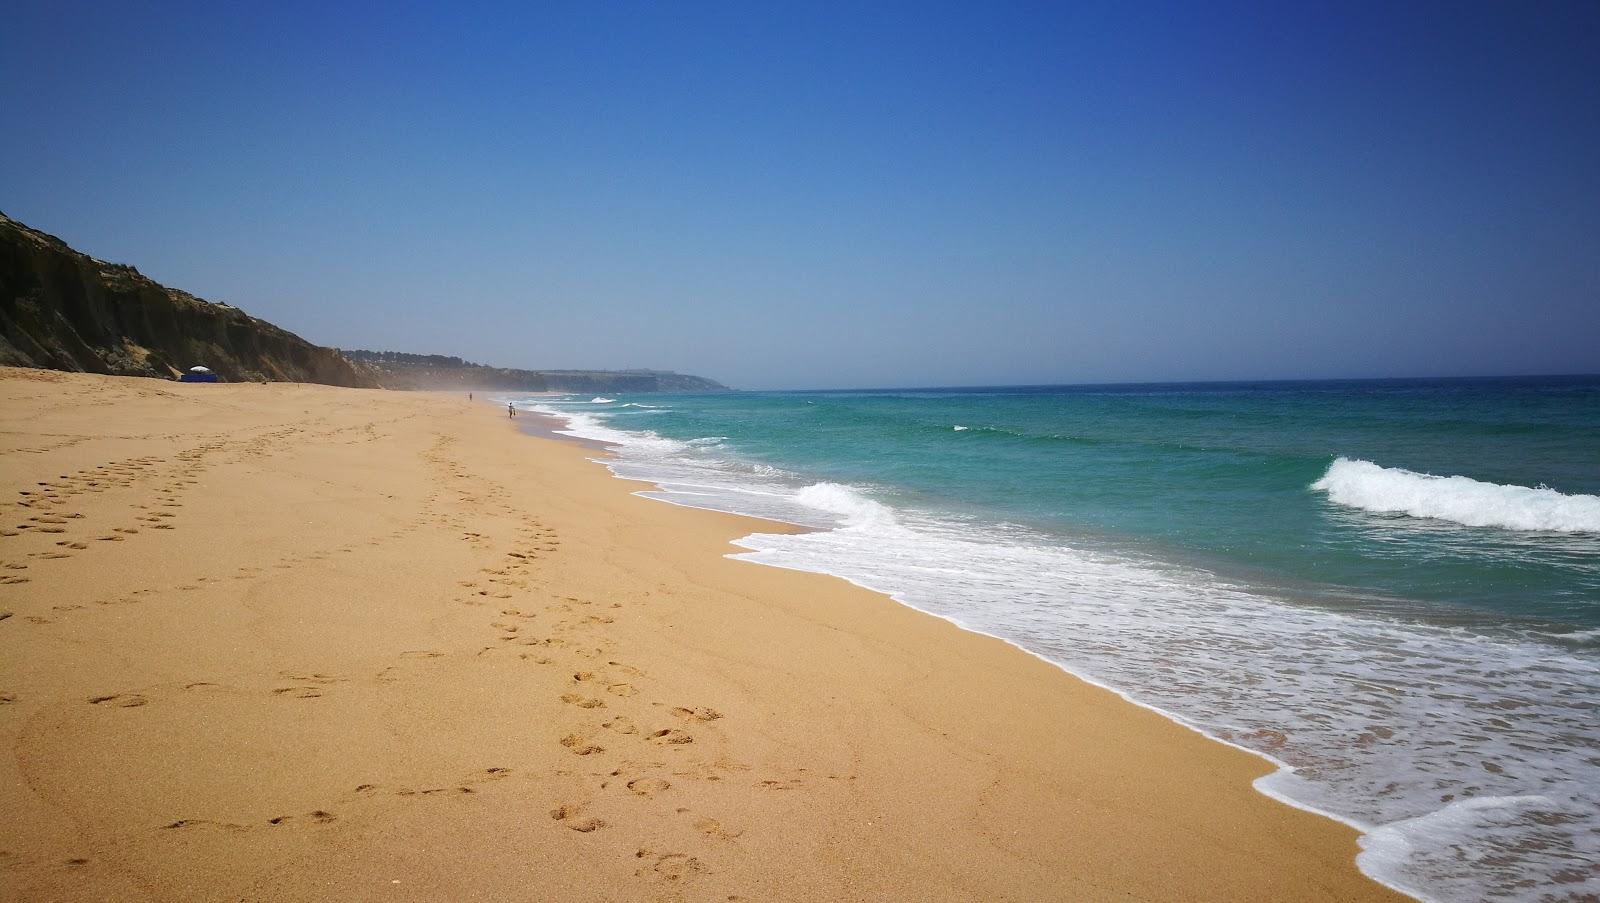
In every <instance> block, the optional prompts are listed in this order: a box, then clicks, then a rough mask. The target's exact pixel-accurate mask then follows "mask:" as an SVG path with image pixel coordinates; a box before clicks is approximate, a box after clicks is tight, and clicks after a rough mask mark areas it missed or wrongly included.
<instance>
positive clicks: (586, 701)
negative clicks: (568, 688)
mask: <svg viewBox="0 0 1600 903" xmlns="http://www.w3.org/2000/svg"><path fill="white" fill-rule="evenodd" d="M561 701H562V702H564V703H566V704H567V705H575V706H577V707H578V708H580V709H598V708H604V707H605V702H603V701H602V700H599V699H591V698H589V697H587V696H579V695H578V694H577V693H563V694H561Z"/></svg>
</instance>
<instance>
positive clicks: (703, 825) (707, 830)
mask: <svg viewBox="0 0 1600 903" xmlns="http://www.w3.org/2000/svg"><path fill="white" fill-rule="evenodd" d="M694 829H695V830H696V831H699V832H700V833H701V834H704V835H706V836H707V837H715V838H717V839H718V840H732V839H734V838H735V837H738V836H739V835H741V834H743V833H744V832H743V831H735V830H732V829H730V828H728V827H727V826H726V825H724V824H723V823H722V822H720V821H718V820H716V819H714V818H709V817H708V818H701V819H696V820H695V823H694Z"/></svg>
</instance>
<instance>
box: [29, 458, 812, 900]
mask: <svg viewBox="0 0 1600 903" xmlns="http://www.w3.org/2000/svg"><path fill="white" fill-rule="evenodd" d="M295 432H296V431H295V430H283V431H279V432H277V433H269V434H266V435H264V436H261V437H258V438H257V439H256V440H255V441H254V442H252V443H250V444H249V445H248V446H247V448H246V451H247V453H249V454H252V455H262V454H270V453H271V452H272V449H273V446H274V444H275V443H277V442H281V441H282V440H283V439H286V438H288V437H290V436H292V435H293V434H294V433H295ZM335 432H337V431H335ZM351 441H352V442H365V441H371V439H370V433H369V431H367V430H362V431H360V432H359V435H358V437H357V438H355V439H353V440H351ZM455 441H456V440H455V439H454V438H453V437H448V436H441V437H439V440H438V441H437V442H436V443H435V445H434V447H433V448H432V449H430V450H429V451H427V452H425V453H424V454H423V457H424V459H425V460H426V461H427V462H428V463H429V464H430V465H432V466H433V467H434V468H435V470H436V472H437V473H438V475H439V476H440V477H441V478H442V479H441V480H440V481H439V485H440V488H439V489H437V490H436V491H435V492H434V493H432V494H430V496H429V497H428V498H427V499H426V501H425V503H424V506H423V517H421V518H419V519H417V520H415V521H412V522H409V523H406V524H404V525H402V526H400V527H398V528H396V529H395V530H392V531H390V532H388V533H386V534H382V535H378V536H374V537H371V538H369V539H368V540H367V541H366V545H369V546H371V545H380V544H383V543H387V542H390V541H393V540H397V539H400V538H402V537H404V536H406V535H408V534H410V533H412V532H414V531H416V530H418V529H420V528H422V527H424V526H428V525H430V524H431V525H432V526H436V527H442V528H444V529H446V530H449V531H452V532H454V533H455V534H456V535H457V536H458V537H459V539H460V540H461V541H463V542H466V543H468V544H469V545H470V546H471V547H472V548H474V549H475V550H480V551H488V550H491V549H493V548H494V545H495V543H494V540H493V539H492V538H491V537H490V536H489V535H486V534H485V533H483V532H482V531H481V530H473V529H470V528H469V526H470V522H469V520H468V516H467V512H471V511H474V510H477V511H481V510H483V509H484V507H485V506H487V507H488V508H489V510H490V511H492V512H496V513H499V514H501V515H503V516H506V517H508V518H512V519H515V520H516V521H517V522H519V523H520V524H522V526H520V527H518V528H516V530H515V532H514V537H513V542H512V544H511V548H510V549H508V550H506V551H505V552H504V553H503V554H502V555H501V556H500V559H499V561H497V562H495V563H493V564H491V565H490V566H487V567H484V568H482V569H481V570H480V573H479V574H478V575H477V576H476V577H474V578H472V579H468V580H463V581H460V584H459V586H460V589H461V590H462V591H463V594H462V595H461V596H460V597H458V598H457V600H456V601H457V602H458V603H461V604H465V605H468V606H473V607H492V608H493V609H494V613H493V614H492V615H491V616H490V617H489V618H488V619H487V620H486V621H485V627H486V629H487V630H488V631H490V632H491V635H492V636H493V638H494V641H495V642H494V643H493V644H492V645H488V646H485V647H483V649H482V650H481V651H480V653H479V654H480V655H494V654H500V653H502V652H506V651H510V652H514V653H515V654H516V655H517V656H518V658H519V659H521V660H524V661H527V662H529V663H531V664H532V665H535V666H547V667H550V668H551V669H552V673H553V674H554V675H560V676H559V677H556V678H555V679H554V680H553V681H552V683H553V684H554V685H555V686H554V690H555V694H556V698H557V699H558V700H559V701H560V702H561V703H563V704H564V705H565V706H567V707H568V708H569V709H570V711H571V712H572V713H573V719H572V722H571V724H570V726H569V727H568V729H565V730H562V731H559V732H558V737H557V739H555V741H554V742H557V743H559V744H560V747H561V748H562V750H563V751H564V752H565V753H566V754H568V755H571V756H572V757H573V758H574V762H575V763H578V764H580V768H581V769H583V770H580V771H576V772H572V774H575V775H580V776H584V777H586V778H587V780H589V781H590V782H591V783H590V784H589V790H588V791H587V793H586V794H583V795H580V798H579V799H576V800H569V801H566V802H561V803H558V804H556V805H554V806H553V807H552V808H551V809H550V810H549V816H550V819H551V823H552V824H553V825H555V826H557V827H559V828H563V829H568V830H571V831H573V832H575V833H577V834H593V833H595V832H599V831H605V830H621V829H623V828H624V827H625V826H624V825H622V824H616V825H613V824H608V822H607V821H606V820H605V819H604V818H602V817H600V816H598V815H594V814H591V813H590V812H589V811H588V810H589V808H590V806H591V805H592V804H594V803H595V802H596V801H598V800H600V799H602V798H603V797H602V795H604V794H621V795H622V796H621V797H620V799H624V800H633V801H634V803H633V805H670V803H671V802H672V798H673V796H674V792H673V787H674V784H673V782H674V781H678V782H685V781H688V782H694V781H721V780H725V779H728V778H730V777H739V776H742V775H743V774H744V773H745V772H748V771H750V767H749V766H746V765H742V764H737V763H731V762H728V761H725V760H724V759H722V758H721V757H719V756H718V755H716V754H715V748H716V747H717V746H718V744H717V743H716V742H715V740H716V738H715V735H714V733H713V735H711V736H702V734H701V733H700V731H701V729H703V728H709V727H711V726H712V723H713V722H716V721H718V720H720V719H721V718H722V717H723V715H722V713H721V712H718V711H717V710H715V709H713V708H710V707H708V706H690V705H675V704H672V703H671V702H670V701H667V700H663V699H659V698H657V697H656V696H655V694H654V693H653V692H652V691H651V689H650V681H649V679H648V676H647V675H645V674H644V673H643V672H642V671H641V670H640V669H638V668H635V667H633V666H630V665H628V664H626V663H624V662H622V661H619V660H616V658H614V657H613V650H615V648H616V647H617V643H616V642H615V640H613V639H612V638H611V637H610V636H609V634H610V630H611V628H612V627H613V625H615V624H617V623H618V622H619V619H620V618H622V617H623V616H624V614H625V611H626V609H625V607H624V606H623V604H622V603H620V602H611V603H609V604H604V603H595V602H593V601H591V600H586V599H580V598H577V597H572V596H561V597H550V596H547V595H546V594H544V593H543V592H537V591H535V590H534V589H532V588H531V587H532V586H533V584H536V583H541V582H542V580H541V579H540V577H539V575H538V572H537V569H536V568H537V565H538V563H539V562H540V560H541V559H543V558H546V557H547V556H550V555H553V554H556V553H557V552H559V549H560V545H561V541H560V538H559V536H558V535H557V533H556V532H555V531H554V530H551V529H550V528H548V527H546V526H545V525H543V524H542V523H540V522H539V521H538V520H537V519H535V518H531V517H529V516H527V515H526V514H525V513H524V512H520V511H517V510H515V509H514V508H513V507H512V506H511V505H510V504H508V503H507V501H506V499H507V498H508V496H509V494H508V493H507V492H506V491H505V490H504V489H503V488H502V487H499V486H496V485H494V484H492V483H490V482H489V481H485V480H481V478H475V477H474V476H473V475H471V474H470V473H469V472H468V471H467V470H466V469H465V468H464V467H462V466H461V465H459V464H458V463H456V462H455V461H453V460H452V459H451V457H450V455H449V450H450V447H451V446H452V445H453V444H454V443H455ZM218 445H219V444H212V445H207V446H202V447H201V448H199V449H195V450H193V451H192V452H189V453H187V455H188V457H187V458H185V459H184V460H183V463H182V467H183V473H182V474H180V475H176V476H172V477H169V478H168V482H167V483H166V484H164V485H163V486H162V487H161V491H160V492H159V494H158V495H157V496H156V499H155V505H153V506H151V507H149V508H146V509H145V511H146V513H145V514H143V515H141V516H140V517H139V518H138V520H139V523H140V524H141V525H142V526H143V527H145V528H150V529H167V528H170V526H171V525H170V524H167V523H166V522H167V521H169V520H171V519H173V517H174V514H173V512H172V511H171V510H169V509H172V508H177V507H181V505H182V502H181V501H180V498H181V492H182V490H183V489H185V488H186V487H187V486H191V485H193V484H194V483H195V482H196V480H195V478H194V476H193V475H194V473H195V471H196V469H197V466H198V465H199V463H200V461H199V458H200V457H201V456H203V454H204V453H205V452H207V451H214V450H215V449H216V448H217V447H218ZM180 457H183V456H180ZM159 463H160V459H155V458H140V459H130V460H128V461H125V462H116V463H115V464H113V465H104V466H102V467H98V468H95V469H93V470H92V471H80V472H78V473H77V474H72V475H63V476H62V477H61V478H60V480H58V481H54V482H51V483H42V484H40V487H39V488H38V490H27V491H25V492H24V493H23V503H24V504H23V505H22V507H23V508H25V509H29V510H30V511H31V512H33V513H34V514H33V516H34V517H36V518H38V519H27V520H26V521H25V523H26V524H27V526H26V529H30V530H39V531H41V532H44V531H46V530H49V529H60V530H61V531H62V532H63V533H65V532H66V530H67V529H68V527H67V526H66V525H64V524H63V523H58V522H57V521H67V520H69V519H75V518H74V517H73V515H72V514H71V513H70V511H66V510H65V509H68V508H70V505H68V501H69V500H70V498H71V497H72V496H73V495H75V494H77V493H79V492H98V491H105V490H106V489H109V488H113V487H121V486H126V485H131V484H132V483H134V482H135V481H137V480H139V479H141V478H147V477H148V474H147V473H146V471H147V470H148V469H150V468H152V467H155V466H158V465H159ZM452 503H453V504H452ZM452 509H453V510H452ZM58 512H62V513H58ZM138 529H139V528H138V527H135V528H133V529H132V530H131V531H129V532H127V533H122V532H120V531H119V532H118V537H117V538H121V536H124V535H132V534H134V533H137V531H138ZM19 532H21V531H20V530H18V531H8V532H7V533H6V535H16V533H19ZM98 538H99V537H97V539H98ZM104 541H117V539H116V538H108V539H105V540H104ZM63 543H64V545H63V546H62V547H61V548H62V551H61V552H58V553H57V554H66V553H68V552H70V551H81V550H82V549H83V548H84V547H85V545H86V544H85V543H83V542H81V541H78V540H76V539H64V540H63ZM74 544H75V547H74ZM355 547H356V544H355V543H350V544H347V545H344V546H341V547H338V548H337V549H336V550H334V551H336V552H339V553H348V552H351V551H353V550H354V549H355ZM329 554H331V553H330V552H316V553H310V554H307V555H302V556H294V557H289V558H285V559H283V560H282V561H280V562H277V563H276V564H274V565H272V567H273V568H292V567H295V566H298V565H300V564H303V563H305V562H308V561H315V560H321V559H323V558H326V557H327V556H328V555H329ZM25 569H26V565H23V566H22V567H19V568H11V567H9V565H7V567H6V568H5V569H3V570H0V582H4V581H5V579H6V578H7V577H9V576H12V575H14V574H15V573H16V572H17V571H21V570H25ZM264 573H266V571H265V570H264V569H263V568H259V567H243V568H239V569H238V570H237V572H236V573H234V574H233V575H232V576H233V579H254V578H256V577H259V576H261V575H262V574H264ZM220 579H223V578H221V577H215V576H213V577H202V578H199V582H206V581H210V580H220ZM196 588H198V587H197V586H196V585H195V584H184V585H181V586H179V587H178V589H180V590H191V589H196ZM150 592H153V590H140V591H135V592H134V593H132V594H130V597H129V598H125V599H121V600H117V601H123V602H127V601H139V599H138V597H139V596H142V595H144V594H147V593H150ZM535 600H543V601H535ZM102 604H111V603H102ZM72 607H73V608H78V607H81V606H72ZM8 615H9V613H6V615H0V620H3V618H4V616H8ZM442 655H443V653H440V652H437V651H434V650H425V649H418V650H410V651H407V652H404V653H402V654H401V657H402V658H405V659H428V658H437V657H440V656H442ZM392 670H393V669H386V671H385V672H383V673H380V674H379V675H377V676H376V677H375V678H373V680H374V681H375V682H377V683H387V682H390V681H392V680H393V679H394V678H393V677H392V676H390V675H389V674H388V673H387V672H388V671H392ZM279 676H280V677H281V678H282V679H283V681H284V683H283V684H282V685H281V686H275V687H272V688H271V689H270V690H269V691H268V692H269V693H270V696H271V697H272V698H278V699H284V700H315V699H317V698H319V697H321V696H322V695H323V694H324V693H325V692H326V691H328V690H329V689H331V688H332V687H333V686H334V685H336V684H339V683H343V682H345V681H347V680H348V679H347V678H341V677H337V676H334V675H329V674H323V673H310V674H304V673H288V672H285V673H283V674H280V675H279ZM184 689H185V690H192V691H206V690H221V691H226V692H233V691H228V690H226V688H220V687H216V686H215V685H213V684H210V683H207V682H197V683H191V684H188V685H186V686H185V687H184ZM148 692H149V691H146V692H143V693H141V692H132V691H127V692H122V693H115V694H108V695H102V696H95V697H90V698H89V699H88V700H87V701H88V702H89V703H90V704H92V705H95V706H101V707H106V708H113V709H137V708H140V707H142V706H145V705H147V704H150V703H151V701H152V700H151V697H150V696H148V695H146V694H147V693H148ZM9 701H11V700H10V699H3V700H0V702H9ZM135 717H136V716H135ZM708 741H709V743H710V746H709V747H708V748H706V749H704V750H702V749H701V747H704V746H707V743H708ZM799 771H801V772H802V773H803V770H799ZM512 775H513V770H512V769H511V768H508V767H504V766H494V767H488V768H485V769H482V770H481V771H477V772H473V773H471V774H469V775H465V776H462V777H461V778H460V779H458V780H455V781H449V782H444V783H441V784H439V785H438V786H429V787H420V788H418V787H384V786H380V785H378V784H374V783H367V784H361V785H358V786H357V787H355V788H353V789H352V790H351V791H350V792H349V794H348V795H347V796H346V798H345V800H344V804H345V805H359V802H360V801H361V800H362V799H365V798H370V797H373V796H378V795H391V796H395V797H419V798H420V797H437V796H456V797H462V798H470V797H472V796H473V795H475V794H477V793H479V792H480V790H481V789H483V788H484V785H486V784H489V783H493V782H499V781H502V780H505V779H507V778H509V777H511V776H512ZM527 777H528V779H529V780H536V779H539V778H540V777H542V776H539V775H532V774H530V775H528V776H527ZM802 781H803V778H800V777H782V778H776V779H766V780H756V781H752V782H751V785H750V786H751V787H752V788H753V789H755V790H758V791H765V790H772V791H781V790H792V789H795V788H798V787H800V786H801V784H802ZM334 808H337V806H336V807H334ZM606 808H607V809H608V810H613V809H616V808H617V807H616V805H615V803H614V802H613V803H609V804H608V805H607V807H606ZM624 811H625V810H624ZM673 812H674V814H676V815H678V816H682V817H683V818H684V819H685V820H686V821H687V824H688V825H689V826H690V827H691V828H692V829H693V830H694V831H695V832H697V833H698V835H699V836H701V837H704V838H705V839H706V841H707V842H711V843H736V842H737V841H738V838H739V837H740V836H741V835H742V834H743V831H742V830H741V829H739V828H738V827H736V826H730V825H727V824H724V823H723V822H722V821H721V820H719V819H717V818H714V817H711V816H709V815H705V814H702V813H695V812H692V811H690V810H689V809H687V808H685V807H682V806H677V807H674V809H673ZM337 820H338V816H337V815H336V814H334V812H333V811H331V809H316V810H313V811H311V812H306V813H279V814H273V815H270V816H266V817H264V818H260V819H258V820H256V821H253V822H249V823H233V822H219V821H209V820H204V819H180V820H177V821H174V822H172V823H170V824H167V825H164V826H161V828H160V830H170V831H181V830H204V829H215V830H227V831H246V830H278V829H283V828H286V827H288V828H292V827H294V826H301V827H318V826H326V825H330V824H332V823H334V822H336V821H337ZM644 840H646V841H648V839H644ZM658 846H659V844H658V843H655V842H647V843H644V844H641V845H640V846H638V847H637V848H636V851H635V853H634V860H635V862H634V863H633V866H634V874H635V875H636V876H637V877H638V878H640V879H642V880H646V881H649V882H653V883H657V884H660V885H664V886H668V887H672V886H685V885H687V884H689V883H691V882H693V881H695V880H697V879H699V878H702V877H704V876H707V875H709V874H711V869H710V867H709V865H708V864H707V862H706V860H705V859H704V858H702V857H703V856H704V855H705V854H704V853H702V854H701V856H696V855H694V854H693V853H692V852H684V851H679V850H663V849H658V848H657V847H658Z"/></svg>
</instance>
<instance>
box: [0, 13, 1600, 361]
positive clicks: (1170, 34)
mask: <svg viewBox="0 0 1600 903" xmlns="http://www.w3.org/2000/svg"><path fill="white" fill-rule="evenodd" d="M1312 6H1315V7H1316V8H1315V9H1314V10H1308V9H1302V8H1300V7H1312ZM333 7H339V8H337V9H335V8H333ZM4 18H5V21H4V23H3V24H0V121H3V122H4V125H5V130H4V131H5V139H4V140H3V141H0V210H4V211H5V212H6V213H8V214H10V215H11V216H13V217H15V218H17V219H20V220H22V221H24V222H26V223H29V224H30V225H33V226H36V227H38V228H41V229H44V230H45V231H48V232H52V233H54V234H56V235H59V236H61V237H62V238H64V239H66V240H67V241H68V242H70V243H71V244H73V245H75V246H76V247H78V248H80V249H82V250H84V251H87V252H88V253H91V254H94V255H96V256H99V257H104V258H108V259H111V260H117V261H123V262H128V263H133V264H134V265H136V266H138V267H139V268H140V269H141V270H142V271H144V272H145V273H147V274H149V275H150V276H153V277H154V278H156V279H159V280H161V281H162V282H165V283H167V284H170V285H174V286H177V287H180V288H184V289H187V290H190V291H193V292H195V293H196V294H199V295H202V296H204V297H207V298H211V299H213V300H226V301H229V302H231V303H234V304H236V305H238V306H240V307H243V308H244V309H245V310H247V311H249V312H251V313H253V314H256V315H258V316H261V317H264V318H266V319H268V320H271V321H273V322H276V323H278V324H279V325H282V326H284V327H286V328H289V329H292V330H294V331H296V332H298V333H300V334H302V335H304V336H305V337H306V338H308V339H311V340H312V341H315V342H319V343H323V344H330V345H340V346H344V347H368V348H387V349H394V350H404V351H418V352H435V353H445V354H459V355H462V356H465V357H468V358H471V359H474V360H479V361H483V362H488V363H494V364H500V365H507V366H530V367H630V366H648V367H661V368H671V369H677V370H682V371H686V372H693V373H701V374H705V375H709V376H713V377H717V378H720V379H722V380H724V381H725V382H728V383H730V384H734V385H738V386H742V387H752V388H755V387H791V386H792V387H800V386H805V387H828V386H861V385H874V386H881V385H929V384H946V385H948V384H995V383H1023V382H1029V383H1037V382H1085V381H1117V380H1168V379H1226V378H1269V377H1317V376H1391V375H1445V374H1495V373H1529V372H1534V373H1557V372H1594V371H1600V3H1595V2H1578V3H1560V2H1549V3H1544V2H1541V3H1533V4H1516V3H1509V2H1504V3H1491V4H1475V3H1440V4H1437V5H1430V4H1424V3H1375V4H1370V5H1363V4H1353V3H1348V4H1347V3H1330V4H1299V3H1276V2H1273V3H1261V4H1256V5H1243V4H1239V5H1233V4H1195V3H1183V4H1172V5H1146V6H1133V5H1129V4H1123V3H1105V4H1084V5H1076V6H1069V5H1066V4H1039V5H1015V6H1012V5H1000V4H994V3H971V4H966V5H959V6H958V5H948V6H945V5H938V4H933V3H915V4H906V5H884V4H837V5H832V4H813V3H797V4H794V5H792V6H783V5H776V4H764V3H754V4H751V3H730V4H726V5H717V4H710V3H687V4H641V5H638V6H600V5H591V4H588V3H573V4H551V5H546V6H542V7H531V6H528V5H524V4H521V3H507V4H503V5H485V6H476V7H470V8H469V7H466V6H462V5H458V4H450V5H445V4H440V5H439V6H438V7H436V8H434V9H431V10H419V9H406V10H403V11H397V10H396V9H393V8H391V5H390V4H372V5H370V6H365V7H363V6H360V5H355V4H324V3H307V4H294V3H248V4H245V3H239V4H215V3H203V4H202V3H196V4H192V5H186V4H149V5H145V4H137V3H126V4H84V5H81V6H80V5H77V4H74V3H70V2H55V0H52V2H48V3H27V4H12V6H11V7H10V8H9V9H8V11H7V13H6V16H5V17H4Z"/></svg>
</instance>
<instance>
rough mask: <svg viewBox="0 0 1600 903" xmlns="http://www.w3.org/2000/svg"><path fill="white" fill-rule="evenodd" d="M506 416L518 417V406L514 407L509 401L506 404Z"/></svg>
mask: <svg viewBox="0 0 1600 903" xmlns="http://www.w3.org/2000/svg"><path fill="white" fill-rule="evenodd" d="M506 416H507V417H515V416H517V408H516V405H513V404H512V403H511V402H509V401H508V402H506Z"/></svg>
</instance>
